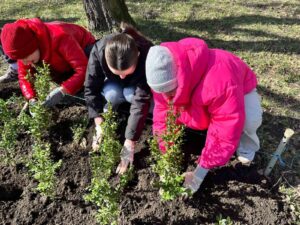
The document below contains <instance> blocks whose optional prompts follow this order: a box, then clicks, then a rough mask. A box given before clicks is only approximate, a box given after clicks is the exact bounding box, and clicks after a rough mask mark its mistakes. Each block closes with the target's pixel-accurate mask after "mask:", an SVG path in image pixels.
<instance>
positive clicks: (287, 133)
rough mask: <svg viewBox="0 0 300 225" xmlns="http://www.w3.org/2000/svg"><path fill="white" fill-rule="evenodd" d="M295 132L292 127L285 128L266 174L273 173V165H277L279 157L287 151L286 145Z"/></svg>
mask: <svg viewBox="0 0 300 225" xmlns="http://www.w3.org/2000/svg"><path fill="white" fill-rule="evenodd" d="M294 133H295V132H294V131H293V130H292V129H290V128H288V129H286V130H285V132H284V136H283V138H282V139H281V141H280V143H279V145H278V147H277V149H276V151H275V153H274V154H273V157H272V158H271V160H270V161H269V164H268V166H267V167H266V169H265V171H264V175H265V176H269V174H270V173H271V171H272V169H273V167H274V166H275V164H276V162H277V160H278V158H279V157H280V156H281V154H282V153H283V152H284V151H285V149H286V145H287V143H288V142H289V140H290V139H291V137H292V136H293V134H294Z"/></svg>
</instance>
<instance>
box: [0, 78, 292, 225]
mask: <svg viewBox="0 0 300 225" xmlns="http://www.w3.org/2000/svg"><path fill="white" fill-rule="evenodd" d="M16 85H17V84H14V85H11V84H9V85H2V86H1V87H0V97H1V98H5V99H6V98H8V97H9V96H11V94H12V93H13V92H15V93H17V95H20V91H19V90H18V88H16ZM54 114H55V116H54V118H53V119H54V121H55V125H53V126H52V127H51V130H50V137H49V138H50V142H51V144H52V152H53V159H54V160H59V159H62V161H63V163H62V167H61V168H60V169H59V171H58V173H57V177H58V182H57V184H56V190H57V195H56V198H55V199H54V200H51V199H49V198H47V197H44V196H42V195H40V194H38V193H35V192H34V187H35V185H36V182H35V181H34V180H33V179H32V178H31V177H30V176H29V175H28V173H27V169H26V167H25V166H24V165H23V164H22V163H18V164H17V165H16V166H11V167H7V166H4V165H1V166H0V171H1V172H0V221H1V222H0V224H3V225H10V224H12V225H25V224H26V225H33V224H34V225H37V224H38V225H42V224H44V225H45V224H51V225H52V224H65V225H70V224H72V225H82V224H85V225H90V224H96V221H95V219H94V215H95V213H96V207H95V206H93V205H91V204H89V203H86V202H84V200H83V195H84V194H85V193H86V188H87V187H88V185H89V183H90V179H91V171H90V166H89V160H90V155H89V151H90V145H91V143H90V140H91V136H92V131H93V127H92V126H91V125H90V126H89V128H88V129H87V131H86V133H85V135H84V138H83V139H82V141H81V144H76V143H74V141H73V138H72V130H71V125H72V124H73V123H74V122H76V121H77V120H78V119H80V118H82V117H86V116H87V111H86V109H85V107H84V106H79V105H78V106H76V105H75V106H69V107H67V106H64V107H61V108H59V110H56V111H55V113H54ZM123 127H124V126H123ZM147 127H148V128H150V127H151V124H150V122H148V124H147ZM143 137H144V139H146V137H147V132H145V134H144V136H143ZM120 139H122V137H120ZM185 139H186V142H185V145H184V151H185V152H186V163H185V168H184V169H186V168H188V169H190V170H192V168H193V167H194V166H195V164H194V161H195V160H196V158H197V157H196V155H197V154H199V152H193V151H194V150H196V149H201V146H203V143H204V140H205V133H203V132H195V131H191V130H188V131H187V135H186V137H185ZM85 140H87V141H85ZM85 143H87V144H85ZM16 151H17V158H22V157H23V156H24V155H26V154H28V152H30V151H31V140H30V138H29V137H28V135H26V134H21V135H20V137H19V138H18V146H17V148H16ZM149 155H150V153H149V149H148V147H147V145H144V147H143V149H142V151H141V152H139V153H137V154H136V155H135V176H134V179H133V180H132V181H131V182H130V183H129V185H128V187H127V188H126V190H125V191H124V194H123V195H122V199H121V202H120V207H121V212H122V213H121V216H120V224H126V225H127V224H132V225H133V224H135V225H138V224H163V225H168V224H170V225H171V224H172V225H175V224H186V225H187V224H215V223H216V222H217V217H218V216H220V215H221V216H222V218H226V217H230V219H231V220H232V221H233V222H234V224H252V225H255V224H257V225H258V224H274V225H280V224H294V223H295V222H294V221H293V219H292V216H291V214H290V210H289V207H288V205H286V203H285V202H283V197H282V196H281V195H280V193H278V192H277V190H276V189H274V188H273V189H270V187H271V186H272V182H270V181H268V180H267V179H266V178H264V177H263V176H261V175H260V174H259V173H258V168H260V167H259V165H255V164H253V165H251V166H248V167H247V166H242V165H241V164H239V163H237V162H236V161H235V159H234V158H233V159H232V161H231V162H230V163H229V165H227V166H226V167H223V168H219V169H215V170H212V171H210V172H209V174H208V176H207V178H206V179H205V181H204V183H203V184H202V186H201V188H200V190H199V191H198V192H197V193H196V194H195V195H194V196H193V198H191V199H186V200H184V199H177V200H175V201H171V202H162V201H160V197H159V194H158V188H157V187H156V186H155V183H156V182H157V181H158V177H157V175H156V174H154V173H153V172H152V171H151V168H150V163H151V162H149V161H150V160H149ZM271 190H272V191H271Z"/></svg>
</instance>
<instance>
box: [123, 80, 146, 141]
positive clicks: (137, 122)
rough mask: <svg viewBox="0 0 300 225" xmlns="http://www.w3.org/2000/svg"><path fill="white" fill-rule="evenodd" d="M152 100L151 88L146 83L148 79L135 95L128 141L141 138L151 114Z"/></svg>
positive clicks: (126, 133) (129, 121)
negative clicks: (149, 113)
mask: <svg viewBox="0 0 300 225" xmlns="http://www.w3.org/2000/svg"><path fill="white" fill-rule="evenodd" d="M150 100H151V91H150V88H149V86H148V85H147V83H146V79H142V81H141V82H139V83H138V85H137V87H136V90H135V94H134V96H133V99H132V102H131V106H130V115H129V118H128V121H127V127H126V131H125V138H126V139H129V140H133V141H137V140H138V139H139V138H140V136H141V133H142V130H143V128H144V126H145V121H146V118H147V115H148V112H149V107H150Z"/></svg>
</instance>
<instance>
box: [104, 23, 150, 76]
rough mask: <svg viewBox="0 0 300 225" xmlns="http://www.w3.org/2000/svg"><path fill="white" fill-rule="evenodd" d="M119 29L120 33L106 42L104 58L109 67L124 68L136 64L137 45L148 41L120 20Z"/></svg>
mask: <svg viewBox="0 0 300 225" xmlns="http://www.w3.org/2000/svg"><path fill="white" fill-rule="evenodd" d="M120 29H121V30H120V33H119V34H116V35H115V36H113V37H112V38H111V39H110V40H108V42H107V43H106V46H105V59H106V61H107V64H108V65H109V66H110V67H112V68H114V69H116V70H126V69H128V68H129V67H131V66H132V65H135V64H137V62H138V54H139V50H138V46H140V44H142V43H143V42H149V41H148V39H147V38H145V37H144V36H143V35H142V34H141V33H140V32H138V31H137V30H136V29H135V28H134V27H133V26H131V25H129V24H126V23H124V22H122V23H121V25H120Z"/></svg>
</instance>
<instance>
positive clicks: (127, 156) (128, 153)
mask: <svg viewBox="0 0 300 225" xmlns="http://www.w3.org/2000/svg"><path fill="white" fill-rule="evenodd" d="M134 148H135V141H131V140H129V139H126V140H125V142H124V146H123V148H122V150H121V162H120V164H119V165H118V167H117V170H116V173H118V174H123V173H125V172H126V171H127V168H128V165H129V163H130V164H131V165H132V163H133V158H134Z"/></svg>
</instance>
